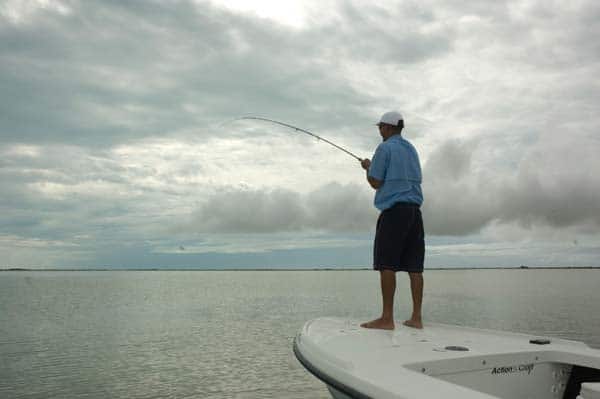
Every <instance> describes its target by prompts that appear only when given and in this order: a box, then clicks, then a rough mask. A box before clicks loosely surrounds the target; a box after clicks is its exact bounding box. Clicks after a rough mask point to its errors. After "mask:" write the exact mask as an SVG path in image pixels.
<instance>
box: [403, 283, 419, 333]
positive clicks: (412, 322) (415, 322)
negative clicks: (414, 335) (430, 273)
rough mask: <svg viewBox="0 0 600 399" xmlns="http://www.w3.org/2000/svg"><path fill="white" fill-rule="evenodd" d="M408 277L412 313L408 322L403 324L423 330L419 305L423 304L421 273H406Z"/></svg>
mask: <svg viewBox="0 0 600 399" xmlns="http://www.w3.org/2000/svg"><path fill="white" fill-rule="evenodd" d="M408 276H409V277H410V292H411V294H412V301H413V312H412V316H411V317H410V319H409V320H406V321H405V322H404V325H405V326H408V327H414V328H423V321H422V320H421V305H422V304H423V273H410V272H409V273H408Z"/></svg>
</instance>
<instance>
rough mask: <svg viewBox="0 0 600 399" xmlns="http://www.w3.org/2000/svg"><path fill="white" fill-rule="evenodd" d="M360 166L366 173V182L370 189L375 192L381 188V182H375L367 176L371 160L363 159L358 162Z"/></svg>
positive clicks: (374, 179) (375, 180)
mask: <svg viewBox="0 0 600 399" xmlns="http://www.w3.org/2000/svg"><path fill="white" fill-rule="evenodd" d="M360 165H361V166H362V168H363V169H364V170H366V171H367V181H368V182H369V184H370V185H371V187H373V188H374V189H375V190H377V189H378V188H379V187H381V183H382V181H381V180H377V179H376V178H374V177H371V176H369V167H370V166H371V160H370V159H369V158H365V159H363V160H362V161H360Z"/></svg>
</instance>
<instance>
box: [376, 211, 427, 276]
mask: <svg viewBox="0 0 600 399" xmlns="http://www.w3.org/2000/svg"><path fill="white" fill-rule="evenodd" d="M424 260H425V232H424V230H423V216H422V215H421V210H420V209H419V207H418V206H417V205H412V204H405V203H398V204H395V205H394V206H392V207H391V208H388V209H386V210H384V211H383V212H381V213H380V214H379V219H377V231H376V233H375V243H374V245H373V269H375V270H383V269H387V270H393V271H396V272H401V271H403V272H411V273H422V272H423V262H424Z"/></svg>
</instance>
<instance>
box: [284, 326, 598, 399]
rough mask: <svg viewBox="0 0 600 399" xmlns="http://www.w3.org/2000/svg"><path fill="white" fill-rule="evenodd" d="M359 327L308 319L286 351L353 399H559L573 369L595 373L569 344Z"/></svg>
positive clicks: (589, 357)
mask: <svg viewBox="0 0 600 399" xmlns="http://www.w3.org/2000/svg"><path fill="white" fill-rule="evenodd" d="M359 324H360V322H359V321H358V320H349V319H342V318H319V319H315V320H312V321H309V322H307V323H306V324H305V326H304V327H303V329H302V331H301V332H300V333H299V334H298V336H297V337H296V340H295V345H294V349H295V352H296V355H297V357H298V359H299V360H300V361H301V362H302V363H303V364H304V365H305V367H307V369H309V371H311V372H312V373H313V374H315V375H316V376H317V377H319V378H321V379H322V380H323V381H325V382H326V383H327V384H328V385H330V386H332V387H334V388H336V389H338V390H339V391H341V392H345V393H346V394H347V396H348V397H353V398H382V399H383V398H396V399H397V398H420V399H426V398H440V397H460V398H463V399H475V398H477V399H486V398H487V399H490V398H511V397H524V396H519V395H521V394H522V391H518V390H519V389H521V390H522V389H523V388H522V387H523V386H531V387H530V388H527V389H528V390H527V396H526V397H531V398H535V397H544V398H562V395H563V393H564V391H565V386H566V385H567V382H568V379H569V375H570V372H571V367H572V366H573V365H579V366H582V367H589V368H595V369H600V351H598V350H595V349H591V348H589V347H588V346H587V345H585V344H583V343H580V342H575V341H568V340H563V339H558V338H547V337H539V336H533V335H527V334H518V333H510V332H501V331H490V330H482V329H475V328H467V327H459V326H450V325H443V324H433V323H429V324H426V325H425V328H424V329H423V330H417V329H413V328H409V327H406V326H402V325H401V326H397V327H396V330H393V331H385V330H372V329H365V328H361V327H360V326H359ZM532 340H534V342H537V343H532V342H530V341H532ZM547 341H549V343H547ZM515 395H517V396H515Z"/></svg>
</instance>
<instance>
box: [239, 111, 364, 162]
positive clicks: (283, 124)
mask: <svg viewBox="0 0 600 399" xmlns="http://www.w3.org/2000/svg"><path fill="white" fill-rule="evenodd" d="M243 119H251V120H257V121H264V122H271V123H275V124H277V125H281V126H285V127H289V128H290V129H294V130H296V131H298V132H302V133H306V134H308V135H309V136H312V137H314V138H316V139H317V140H323V141H324V142H326V143H327V144H329V145H332V146H334V147H335V148H337V149H338V150H341V151H344V152H345V153H346V154H348V155H350V156H351V157H353V158H356V159H358V161H359V162H360V161H362V158H360V157H358V156H357V155H355V154H353V153H351V152H350V151H348V150H347V149H345V148H343V147H340V146H339V145H337V144H335V143H332V142H331V141H329V140H327V139H325V138H323V137H321V136H319V135H317V134H314V133H312V132H309V131H308V130H304V129H301V128H299V127H296V126H293V125H290V124H288V123H284V122H279V121H276V120H273V119H268V118H262V117H260V116H243V117H241V118H237V119H234V121H239V120H243Z"/></svg>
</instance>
